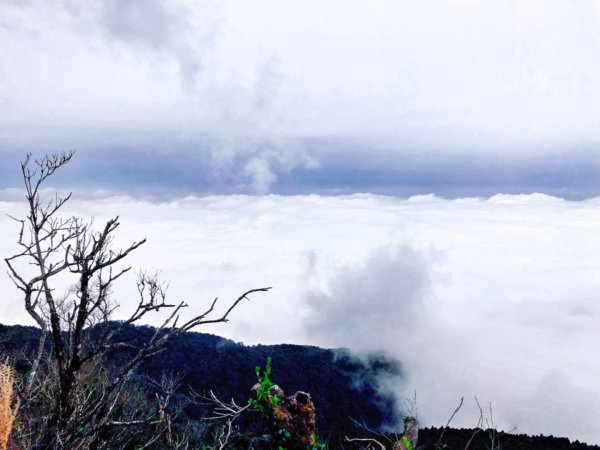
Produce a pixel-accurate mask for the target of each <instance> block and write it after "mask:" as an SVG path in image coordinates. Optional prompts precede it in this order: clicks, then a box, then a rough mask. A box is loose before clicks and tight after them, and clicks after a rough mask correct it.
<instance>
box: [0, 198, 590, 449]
mask: <svg viewBox="0 0 600 450" xmlns="http://www.w3.org/2000/svg"><path fill="white" fill-rule="evenodd" d="M17 196H18V193H17V191H14V190H13V191H2V201H1V202H0V210H2V212H6V213H10V214H13V215H18V214H19V212H20V211H21V209H22V204H21V203H20V202H17ZM92 199H93V201H91V200H92ZM69 212H71V213H75V214H77V215H81V216H84V217H88V216H94V217H95V218H96V223H98V224H100V223H101V222H102V220H104V219H106V218H107V217H108V216H109V215H113V214H120V215H121V221H122V229H121V235H120V238H119V241H118V242H117V244H119V243H121V244H125V243H127V242H129V241H131V240H135V239H139V238H141V237H148V239H149V243H148V244H147V245H146V246H144V248H142V249H140V250H139V251H138V252H137V253H136V254H135V255H134V256H133V257H132V260H131V261H130V263H131V264H132V265H133V266H134V267H135V268H138V267H144V268H148V269H152V267H153V266H155V267H157V268H160V269H162V271H163V272H162V275H163V277H164V278H165V279H168V280H170V283H171V287H170V297H171V298H172V299H173V300H176V299H185V300H187V301H188V302H189V303H190V304H191V307H190V311H189V312H187V314H192V313H194V312H198V311H199V310H200V309H201V308H203V307H204V306H206V305H207V303H208V302H209V301H210V300H212V298H214V297H215V296H218V297H219V298H221V299H223V300H226V299H232V298H234V297H235V296H237V295H238V294H239V293H241V292H242V291H244V290H246V289H249V288H254V287H262V286H273V287H274V289H273V291H272V292H271V293H269V294H268V295H261V296H257V297H255V298H253V300H252V301H251V302H245V303H243V304H242V305H241V307H240V309H239V310H238V311H237V312H236V314H235V315H234V316H233V318H232V322H231V323H229V324H228V325H226V326H224V327H218V328H207V329H205V330H204V331H210V332H215V333H219V334H222V335H225V336H227V337H229V338H232V339H235V340H243V341H244V342H246V343H257V342H263V343H277V342H284V341H287V342H297V343H310V344H318V345H323V346H334V347H337V346H344V347H350V348H352V349H353V350H355V351H357V352H367V351H379V350H384V351H387V352H388V353H390V354H391V355H393V356H395V357H397V358H398V359H399V360H400V361H401V363H402V365H403V368H404V370H405V371H406V373H407V376H406V378H404V379H403V381H402V383H401V384H400V385H394V386H391V388H392V389H394V391H395V392H396V393H397V394H398V396H399V398H400V399H402V398H404V397H409V396H411V395H412V392H413V391H414V390H416V391H417V396H418V409H419V414H420V415H421V417H422V418H423V421H424V423H425V424H438V425H439V424H443V423H445V421H446V420H447V418H448V416H449V414H450V413H451V411H452V410H453V409H454V407H455V406H456V403H457V402H458V400H459V398H460V397H461V396H463V395H464V396H465V398H466V399H467V400H466V403H467V405H468V406H467V407H465V409H464V410H463V412H462V414H461V415H459V416H458V417H457V419H456V421H455V424H456V425H458V426H473V425H474V423H475V421H476V417H477V414H478V413H477V412H476V410H475V407H474V402H473V401H471V400H470V399H472V398H473V396H475V395H476V396H477V397H478V398H479V400H480V401H481V402H482V404H487V403H488V402H492V406H493V411H494V419H495V420H496V421H497V422H498V424H499V426H500V427H502V428H505V429H511V428H513V426H517V427H518V428H517V429H518V431H520V432H525V433H545V434H553V435H566V436H569V437H570V438H572V439H580V440H585V441H588V442H591V443H598V442H600V434H598V430H597V428H596V427H595V426H594V424H593V423H591V422H590V420H589V418H590V417H597V416H598V415H599V414H600V409H599V408H600V407H599V406H598V405H600V401H599V400H600V399H599V398H598V393H597V379H598V373H599V372H600V362H599V360H598V358H596V357H595V355H596V352H597V351H596V349H597V348H598V345H599V344H600V335H599V334H598V330H597V328H598V327H597V322H598V317H599V314H600V306H599V303H598V292H599V291H600V278H599V277H598V267H599V264H600V260H599V258H598V255H600V234H599V233H598V230H597V223H599V221H600V200H598V199H592V200H588V201H581V202H572V201H564V200H561V199H558V198H554V197H549V196H545V195H540V194H537V195H522V196H512V195H497V196H494V197H492V198H490V199H487V200H484V199H476V198H470V199H456V200H444V199H440V198H437V197H435V196H418V197H412V198H409V199H400V198H393V197H386V196H376V195H352V196H340V197H324V196H317V195H312V196H288V197H282V196H274V195H269V196H260V197H249V196H213V197H203V198H196V197H187V198H180V199H178V200H175V201H170V202H164V203H154V202H148V201H142V200H139V199H135V198H132V197H127V196H124V197H114V196H113V197H106V196H105V195H103V194H102V193H97V194H96V195H95V196H93V197H88V198H79V199H75V200H74V201H73V203H72V204H71V206H70V211H69ZM3 217H4V218H2V219H0V230H1V231H2V234H3V235H4V236H7V237H8V236H11V235H12V236H16V233H17V230H16V228H17V227H16V225H15V224H14V223H13V222H11V221H10V220H9V219H8V218H6V217H5V216H3ZM14 248H15V245H14V244H12V243H11V241H10V239H8V238H7V239H4V240H3V241H2V243H0V252H1V253H2V254H3V255H8V254H10V253H11V252H12V251H13V250H14ZM132 284H133V279H131V278H130V279H127V280H122V281H121V282H120V284H119V285H118V286H116V289H115V291H116V293H117V299H118V300H119V301H120V302H121V303H122V304H123V307H124V308H125V309H127V307H128V305H129V307H131V302H130V301H129V299H130V298H131V297H132V296H134V295H135V290H134V288H133V285H132ZM2 285H3V286H4V287H5V290H4V294H3V298H4V301H3V314H2V317H4V319H3V321H5V322H12V323H23V322H25V321H26V316H25V315H24V313H23V308H22V305H21V303H20V301H19V298H18V295H17V293H16V292H15V291H14V290H12V289H11V285H10V282H9V281H8V279H6V276H5V275H3V278H2ZM221 307H224V305H222V306H221ZM158 322H159V318H156V323H158Z"/></svg>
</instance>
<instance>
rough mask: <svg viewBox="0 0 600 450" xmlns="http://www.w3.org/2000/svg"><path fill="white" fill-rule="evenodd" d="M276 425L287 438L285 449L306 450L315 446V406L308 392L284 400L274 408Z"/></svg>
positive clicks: (297, 393)
mask: <svg viewBox="0 0 600 450" xmlns="http://www.w3.org/2000/svg"><path fill="white" fill-rule="evenodd" d="M274 416H275V423H276V426H277V429H278V432H279V433H280V434H284V435H285V436H287V439H286V440H285V448H286V449H288V450H305V449H306V447H307V446H309V445H312V444H314V439H315V434H316V425H315V405H314V404H313V401H312V399H311V397H310V394H307V393H306V392H302V391H298V392H296V393H295V394H294V395H291V396H289V397H284V398H282V399H281V400H280V401H279V403H278V404H277V405H276V406H275V408H274Z"/></svg>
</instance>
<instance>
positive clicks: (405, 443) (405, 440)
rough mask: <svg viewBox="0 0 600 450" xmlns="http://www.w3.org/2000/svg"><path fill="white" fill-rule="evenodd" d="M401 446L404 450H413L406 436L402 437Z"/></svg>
mask: <svg viewBox="0 0 600 450" xmlns="http://www.w3.org/2000/svg"><path fill="white" fill-rule="evenodd" d="M402 445H404V447H405V448H406V450H413V447H412V444H411V443H410V441H409V440H408V438H407V437H406V436H402Z"/></svg>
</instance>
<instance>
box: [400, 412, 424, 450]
mask: <svg viewBox="0 0 600 450" xmlns="http://www.w3.org/2000/svg"><path fill="white" fill-rule="evenodd" d="M418 439H419V421H418V420H417V419H415V418H414V417H407V418H406V419H404V433H402V437H401V438H400V440H399V441H398V442H396V444H395V445H394V450H415V449H416V448H417V441H418Z"/></svg>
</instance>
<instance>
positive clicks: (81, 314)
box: [5, 152, 269, 449]
mask: <svg viewBox="0 0 600 450" xmlns="http://www.w3.org/2000/svg"><path fill="white" fill-rule="evenodd" d="M73 155H74V153H73V152H65V153H60V154H52V155H46V156H44V157H43V158H41V159H33V158H32V157H31V155H28V156H27V157H26V159H25V160H24V161H23V162H22V163H21V172H22V176H23V181H24V184H25V198H26V200H27V217H26V218H24V219H18V218H13V219H14V220H16V221H17V222H18V223H19V224H20V230H19V234H18V241H17V242H18V245H19V247H20V251H19V252H18V253H16V254H14V255H13V256H10V257H8V258H6V259H5V262H6V264H7V266H8V274H9V276H10V278H11V279H12V281H13V282H14V284H15V286H16V287H17V289H19V291H21V292H22V294H23V298H24V304H25V309H26V310H27V312H28V313H29V315H30V316H31V317H32V318H33V320H35V322H36V323H37V325H38V326H39V327H40V328H41V330H42V333H41V338H40V341H39V345H38V348H37V352H36V354H35V356H34V358H33V362H32V364H31V366H30V370H29V373H28V375H27V377H26V379H25V381H24V383H23V385H22V387H21V390H20V392H19V394H20V397H21V398H22V402H23V404H26V403H27V401H28V400H31V399H32V398H33V397H34V395H35V393H36V390H37V388H39V382H40V378H42V377H41V376H39V373H40V364H41V363H42V361H43V360H44V349H45V347H46V339H50V342H51V344H52V345H51V347H52V353H51V355H50V356H49V358H48V361H50V364H49V366H48V369H47V371H48V372H49V373H50V376H46V377H44V380H45V386H46V388H47V389H50V390H51V395H50V397H51V407H50V410H49V411H48V414H47V417H45V418H44V419H43V421H41V423H40V424H39V425H40V429H39V430H38V432H37V438H36V439H37V442H36V445H37V446H38V447H39V448H47V449H79V448H90V447H92V446H93V445H96V446H98V444H97V441H98V439H99V437H100V436H101V435H102V433H105V432H106V430H107V429H115V428H116V429H120V428H128V427H135V426H139V425H141V424H146V425H147V424H151V423H158V421H161V420H163V418H164V415H163V416H162V417H161V415H160V413H159V412H157V414H155V415H153V416H152V417H137V418H133V417H129V418H128V419H127V420H119V419H118V418H116V417H115V406H116V405H117V404H118V402H119V399H120V397H121V395H122V393H123V390H124V388H125V386H126V384H127V382H128V380H129V379H130V377H131V375H132V373H133V372H134V370H135V369H136V368H137V367H138V366H139V365H140V364H141V363H142V362H143V361H145V360H146V359H148V358H149V357H151V356H153V355H156V354H157V353H159V352H161V351H163V350H164V349H165V345H166V344H167V343H168V342H169V341H170V340H172V339H173V338H174V337H176V336H178V335H181V334H182V333H185V332H186V331H189V330H191V329H193V328H196V327H198V326H200V325H205V324H210V323H221V322H227V321H228V318H229V316H230V313H231V312H232V311H233V310H234V309H235V308H236V307H237V306H238V305H239V303H240V302H241V301H242V300H244V299H247V298H248V295H249V294H252V293H254V292H258V291H267V290H268V289H269V288H260V289H252V290H250V291H248V292H246V293H244V294H242V295H241V296H240V297H238V298H237V299H236V300H234V301H232V302H231V303H230V304H229V305H228V307H227V308H226V310H225V312H224V313H223V314H220V315H217V314H216V313H215V306H216V304H217V300H216V299H215V300H213V301H212V302H211V303H210V304H209V306H208V308H206V310H205V311H204V312H202V313H201V314H200V315H197V316H195V317H193V318H192V319H190V320H187V321H185V322H183V323H180V320H179V318H180V312H181V310H182V308H185V307H186V306H187V304H186V303H185V302H178V303H169V302H168V301H167V298H166V286H165V285H164V284H162V283H161V282H160V281H159V280H158V277H157V275H156V274H148V273H141V274H139V277H138V281H137V290H138V294H139V296H138V300H137V306H136V308H135V310H134V312H133V313H132V314H131V315H130V316H129V317H128V318H127V319H126V320H123V321H121V322H119V323H118V325H115V326H98V325H102V324H107V323H108V322H109V321H110V319H111V317H112V313H113V312H114V311H115V309H116V308H117V307H118V304H117V303H116V302H115V301H114V300H113V299H112V296H111V291H112V286H113V284H114V282H115V281H116V280H117V279H119V278H120V277H121V276H123V275H124V274H125V273H127V272H128V271H129V270H130V268H129V267H126V268H123V269H117V268H116V267H117V263H120V262H121V261H122V260H123V259H125V258H126V257H127V256H128V255H129V254H130V253H131V252H133V251H135V250H136V249H137V248H139V247H140V246H141V245H143V244H144V243H145V242H146V240H145V239H142V240H140V241H137V242H133V243H132V244H130V245H129V246H127V247H125V248H117V249H115V248H113V245H112V242H113V237H114V234H115V231H116V230H117V228H118V227H119V218H118V217H115V218H113V219H111V220H109V221H108V222H106V224H105V225H104V227H103V228H101V229H100V230H94V229H93V227H92V223H91V222H86V221H84V220H82V219H81V218H78V217H67V218H64V217H60V216H59V212H60V211H61V208H62V207H63V206H64V205H65V203H66V202H67V201H68V200H69V199H70V197H71V194H69V195H66V196H60V195H59V194H54V195H53V196H51V197H50V198H47V196H45V195H43V194H44V192H43V187H44V183H45V182H46V181H47V180H48V178H49V177H51V176H52V175H53V174H54V173H55V172H56V171H57V170H58V169H60V168H61V167H62V166H64V165H66V164H67V163H68V162H69V161H70V160H71V159H72V157H73ZM65 278H67V279H69V280H71V282H70V283H69V284H70V285H71V286H72V287H71V288H70V289H68V290H67V292H66V293H64V294H60V295H59V291H58V289H59V287H60V282H63V283H64V279H65ZM156 311H166V312H167V314H166V317H165V319H164V322H163V323H162V325H161V326H160V327H158V328H157V329H156V331H155V333H154V334H153V336H152V338H151V339H150V340H149V341H148V342H146V343H145V344H144V345H143V347H142V348H141V349H140V350H139V351H138V352H137V353H136V354H134V355H133V356H132V357H131V359H129V361H127V363H126V364H123V365H122V366H121V367H120V368H119V369H118V370H117V372H116V373H114V374H112V375H111V376H108V375H107V376H105V377H104V379H103V381H102V383H96V384H95V385H94V386H95V387H94V388H89V387H87V388H86V387H85V386H84V380H86V376H87V377H88V378H89V374H90V373H97V372H98V370H100V369H99V368H100V365H101V363H102V360H103V358H104V357H105V356H106V354H107V352H109V351H111V350H114V349H117V348H119V347H122V346H125V345H126V343H124V342H122V341H120V340H119V337H120V334H121V333H122V332H123V331H124V330H125V329H126V328H127V327H128V326H129V325H131V324H135V323H139V322H140V321H142V320H143V319H144V317H145V316H146V315H147V314H148V313H150V312H156ZM90 329H96V330H100V331H98V333H99V334H98V333H96V335H94V338H93V339H91V338H90ZM86 374H87V375H86ZM159 404H160V402H159ZM159 409H160V408H159Z"/></svg>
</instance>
